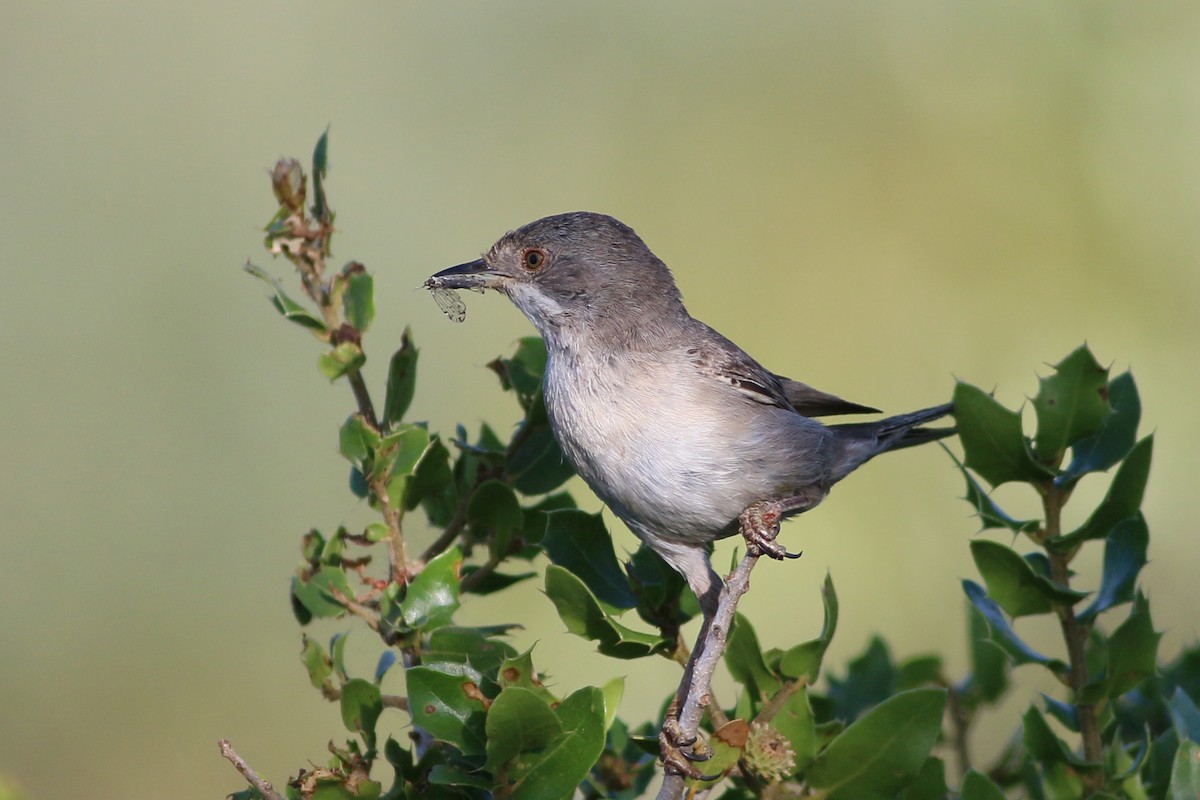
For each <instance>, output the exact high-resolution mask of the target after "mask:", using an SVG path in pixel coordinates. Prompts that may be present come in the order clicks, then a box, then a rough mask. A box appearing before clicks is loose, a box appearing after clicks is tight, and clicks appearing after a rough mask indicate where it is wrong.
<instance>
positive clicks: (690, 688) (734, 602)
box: [658, 552, 759, 800]
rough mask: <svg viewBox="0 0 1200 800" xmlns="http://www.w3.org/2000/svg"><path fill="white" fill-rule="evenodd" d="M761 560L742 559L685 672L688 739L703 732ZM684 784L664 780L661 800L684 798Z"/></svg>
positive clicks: (683, 711)
mask: <svg viewBox="0 0 1200 800" xmlns="http://www.w3.org/2000/svg"><path fill="white" fill-rule="evenodd" d="M758 558H759V557H758V556H757V555H751V554H750V553H749V552H747V553H746V555H745V556H743V557H742V560H741V561H740V562H738V565H737V567H736V568H735V569H734V570H733V572H731V573H730V574H729V576H728V577H727V578H726V579H725V585H724V586H723V587H722V588H721V595H720V598H719V599H718V601H717V610H716V613H714V614H713V615H712V617H707V618H705V620H704V626H703V627H702V628H701V629H700V638H699V640H698V641H697V642H696V648H695V650H694V651H693V652H692V657H691V659H690V660H689V661H688V665H687V668H685V669H684V672H683V681H682V682H681V683H680V684H679V694H678V695H676V702H677V703H678V702H680V701H682V707H681V708H680V711H679V727H680V729H681V730H682V732H683V734H684V735H685V736H695V735H696V734H697V732H698V731H699V730H700V717H701V715H702V713H703V708H704V704H705V702H706V701H707V699H708V698H709V693H710V689H711V686H712V679H713V673H714V672H716V670H717V663H718V662H719V661H720V660H721V656H722V654H724V652H725V642H726V639H727V638H728V637H729V629H730V627H731V626H732V625H733V615H734V613H735V612H736V611H737V606H738V601H739V600H741V599H742V595H744V594H745V593H746V591H747V590H748V589H749V588H750V571H751V570H753V569H754V565H755V564H757V563H758ZM683 781H684V778H683V776H682V775H667V776H666V777H665V778H663V783H662V788H661V789H659V791H658V800H678V799H679V798H681V797H683V792H684V788H685V787H684V782H683Z"/></svg>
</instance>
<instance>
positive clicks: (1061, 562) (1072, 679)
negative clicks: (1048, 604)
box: [1042, 483, 1104, 795]
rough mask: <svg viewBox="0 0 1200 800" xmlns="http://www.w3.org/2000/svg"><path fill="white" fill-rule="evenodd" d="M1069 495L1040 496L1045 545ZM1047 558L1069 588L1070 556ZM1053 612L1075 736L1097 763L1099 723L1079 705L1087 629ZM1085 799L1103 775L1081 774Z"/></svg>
mask: <svg viewBox="0 0 1200 800" xmlns="http://www.w3.org/2000/svg"><path fill="white" fill-rule="evenodd" d="M1068 494H1069V492H1064V491H1063V490H1061V489H1059V488H1058V487H1056V486H1054V485H1053V483H1051V484H1050V485H1048V486H1047V487H1046V488H1045V490H1044V491H1043V492H1042V508H1043V510H1044V512H1045V514H1046V541H1047V542H1051V541H1053V540H1054V539H1057V538H1058V537H1059V536H1061V535H1062V507H1063V504H1064V503H1066V500H1067V495H1068ZM1046 549H1047V555H1049V557H1050V580H1052V581H1054V582H1055V583H1057V584H1059V585H1060V586H1062V587H1064V588H1070V586H1071V570H1070V563H1071V556H1070V555H1069V554H1067V553H1060V552H1056V551H1055V550H1054V549H1053V548H1049V547H1048V548H1046ZM1054 611H1055V613H1057V614H1058V621H1059V624H1060V625H1061V627H1062V632H1063V639H1064V640H1065V641H1066V643H1067V656H1068V659H1069V661H1070V673H1069V674H1068V676H1067V680H1068V683H1069V684H1070V686H1071V692H1072V694H1073V695H1074V696H1073V697H1072V698H1071V700H1072V702H1074V704H1075V712H1076V714H1077V715H1078V717H1079V734H1080V736H1081V737H1082V738H1083V757H1084V758H1085V759H1086V760H1088V761H1090V762H1092V763H1099V762H1100V761H1101V759H1102V758H1103V756H1104V747H1103V743H1102V741H1101V739H1100V723H1099V720H1098V719H1097V718H1096V706H1095V705H1093V704H1086V705H1085V704H1083V703H1080V702H1079V698H1080V695H1081V693H1082V692H1083V688H1084V687H1085V686H1087V684H1088V680H1089V676H1088V664H1087V652H1086V648H1087V640H1088V633H1089V628H1090V627H1091V626H1090V625H1087V624H1085V623H1082V622H1080V621H1079V619H1078V618H1076V616H1075V610H1074V609H1073V608H1072V607H1071V606H1069V605H1067V604H1066V603H1055V604H1054ZM1080 778H1081V779H1082V780H1083V784H1084V787H1085V792H1086V795H1091V794H1092V793H1093V792H1097V791H1099V790H1100V789H1102V788H1103V786H1104V774H1103V772H1099V771H1097V772H1090V771H1088V772H1081V773H1080Z"/></svg>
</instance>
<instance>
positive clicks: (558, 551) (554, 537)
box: [542, 509, 637, 609]
mask: <svg viewBox="0 0 1200 800" xmlns="http://www.w3.org/2000/svg"><path fill="white" fill-rule="evenodd" d="M542 547H543V548H545V550H546V555H548V556H549V557H550V560H551V561H552V562H554V563H555V564H557V565H559V566H560V567H565V568H566V569H569V570H570V571H571V572H573V573H574V574H575V575H576V576H577V577H579V578H580V579H581V580H582V581H583V582H584V583H586V584H587V587H588V588H589V589H591V590H592V593H593V594H594V595H596V597H598V598H599V599H600V600H602V601H604V602H605V603H608V604H609V605H610V606H612V607H614V608H620V609H626V608H633V607H634V606H635V605H637V598H636V597H635V596H634V594H633V590H632V589H630V588H629V581H627V580H626V579H625V573H624V572H623V571H622V570H621V565H620V564H618V563H617V556H616V553H615V552H614V551H613V545H612V537H611V536H609V535H608V530H607V529H606V528H605V526H604V520H603V518H602V517H601V516H600V514H588V513H586V512H584V511H579V510H577V509H564V510H561V511H551V512H549V513H548V514H547V515H546V532H545V534H544V535H543V536H542Z"/></svg>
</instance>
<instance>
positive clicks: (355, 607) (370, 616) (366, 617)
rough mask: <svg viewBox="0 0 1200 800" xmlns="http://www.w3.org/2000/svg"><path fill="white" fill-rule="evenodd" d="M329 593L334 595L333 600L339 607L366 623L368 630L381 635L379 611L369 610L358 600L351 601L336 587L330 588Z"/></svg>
mask: <svg viewBox="0 0 1200 800" xmlns="http://www.w3.org/2000/svg"><path fill="white" fill-rule="evenodd" d="M329 593H330V594H331V595H333V599H334V600H336V601H337V602H338V605H340V606H341V607H342V608H344V609H346V610H347V611H349V612H350V613H351V614H353V615H354V616H356V617H358V618H359V619H361V620H362V621H363V622H365V623H366V624H367V627H368V628H370V629H371V630H373V631H375V632H376V633H380V616H379V612H378V611H376V610H375V609H373V608H368V607H367V606H364V605H363V604H362V603H359V602H358V601H356V600H351V599H350V598H349V597H347V596H346V595H345V594H344V593H343V592H342V591H341V590H340V589H338V588H337V587H336V586H330V587H329Z"/></svg>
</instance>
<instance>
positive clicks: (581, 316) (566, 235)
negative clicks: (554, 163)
mask: <svg viewBox="0 0 1200 800" xmlns="http://www.w3.org/2000/svg"><path fill="white" fill-rule="evenodd" d="M425 286H426V287H428V288H430V289H495V290H496V291H498V292H501V293H503V294H505V295H508V297H509V299H511V300H512V301H513V303H514V304H515V305H516V306H517V307H518V308H519V309H521V311H522V312H524V314H525V316H527V317H529V320H530V321H531V322H532V323H533V324H534V326H535V327H536V328H537V329H538V331H539V332H540V333H541V334H542V335H543V336H546V337H548V338H549V337H551V336H553V335H554V334H555V333H557V332H558V331H559V330H560V329H562V328H564V327H574V328H579V327H581V326H583V327H587V326H592V327H594V326H596V325H605V326H606V327H611V326H612V325H614V324H617V325H621V326H623V327H624V328H628V327H629V326H638V325H641V324H646V323H649V324H652V323H653V322H654V321H655V320H656V319H657V318H660V317H661V316H662V315H664V314H671V315H673V314H678V313H686V312H684V311H683V304H682V302H681V301H680V298H679V290H678V289H677V288H676V287H675V281H674V279H673V278H672V277H671V273H670V271H669V270H668V269H667V267H666V265H665V264H663V262H662V261H660V260H659V259H658V258H657V257H656V256H655V255H654V253H652V252H650V248H648V247H646V245H645V243H644V242H642V240H641V239H640V238H639V237H638V235H637V234H636V233H634V232H633V229H632V228H630V227H629V226H628V225H625V224H624V223H621V222H619V221H618V220H615V219H613V218H612V217H608V216H605V215H603V214H594V213H590V212H585V211H576V212H572V213H569V214H557V215H555V216H551V217H544V218H542V219H539V220H537V221H535V222H531V223H529V224H528V225H525V226H523V227H520V228H518V229H516V230H515V231H511V232H510V233H507V234H505V235H504V236H503V237H501V238H500V241H498V242H496V244H494V245H493V246H492V249H491V250H489V251H488V252H487V253H486V254H485V255H484V256H483V258H480V259H477V260H475V261H470V262H468V263H466V264H460V265H458V266H457V267H451V268H450V269H446V270H442V271H441V272H439V273H437V274H436V275H433V276H432V277H430V278H429V279H428V280H427V281H426V282H425Z"/></svg>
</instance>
